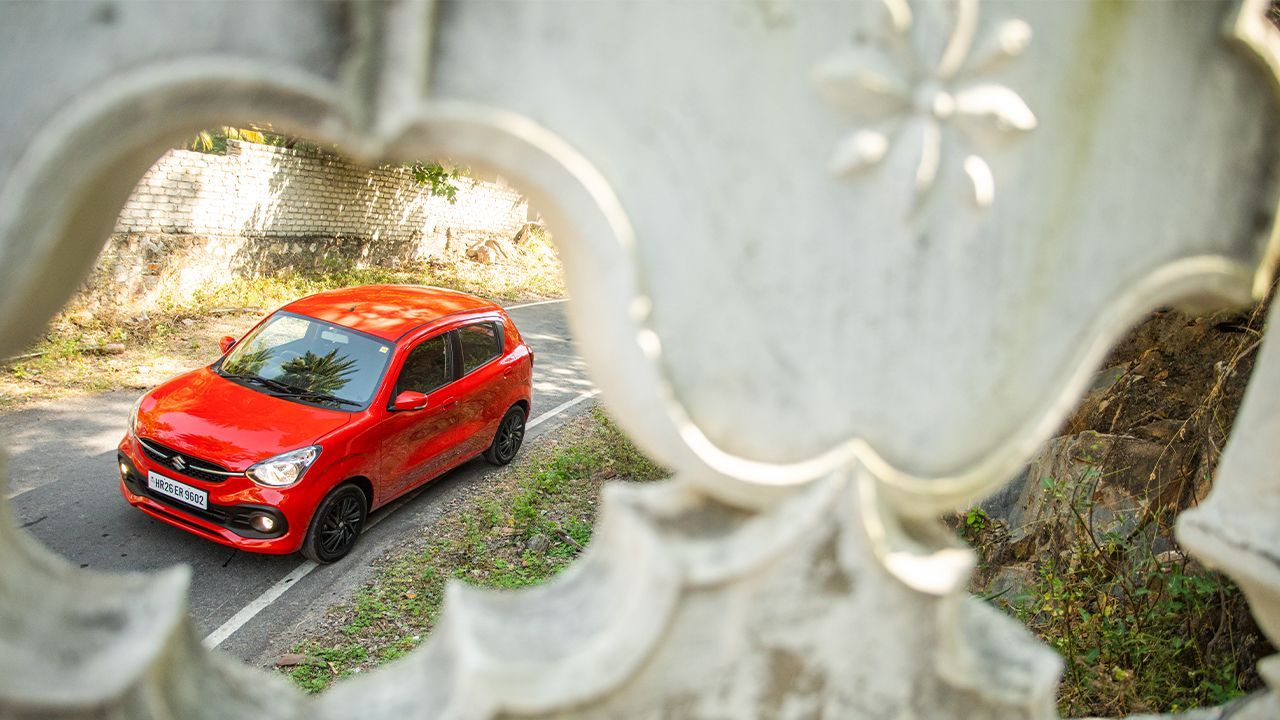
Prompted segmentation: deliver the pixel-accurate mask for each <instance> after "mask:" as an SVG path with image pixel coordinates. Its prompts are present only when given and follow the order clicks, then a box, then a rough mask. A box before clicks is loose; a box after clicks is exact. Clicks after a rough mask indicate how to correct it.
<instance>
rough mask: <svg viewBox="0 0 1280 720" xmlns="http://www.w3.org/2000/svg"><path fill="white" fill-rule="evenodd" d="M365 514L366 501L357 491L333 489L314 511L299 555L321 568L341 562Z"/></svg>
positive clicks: (360, 526) (348, 550)
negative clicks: (324, 565)
mask: <svg viewBox="0 0 1280 720" xmlns="http://www.w3.org/2000/svg"><path fill="white" fill-rule="evenodd" d="M368 513H369V501H368V499H366V498H365V496H364V493H363V492H361V490H360V488H358V487H356V486H355V485H343V486H341V487H339V488H337V489H336V490H334V491H333V492H331V493H329V494H328V495H326V496H325V498H324V500H322V501H321V502H320V506H319V507H317V508H316V514H315V515H314V516H312V518H311V527H310V528H308V529H307V539H306V540H304V541H303V543H302V554H303V555H304V556H305V557H306V558H307V559H308V560H312V561H314V562H317V563H320V564H321V565H323V564H325V563H331V562H334V561H336V560H341V559H342V558H343V557H345V556H346V554H347V553H349V552H351V548H353V547H355V544H356V540H357V539H359V537H360V531H361V530H363V529H364V520H365V517H366V516H367V515H368Z"/></svg>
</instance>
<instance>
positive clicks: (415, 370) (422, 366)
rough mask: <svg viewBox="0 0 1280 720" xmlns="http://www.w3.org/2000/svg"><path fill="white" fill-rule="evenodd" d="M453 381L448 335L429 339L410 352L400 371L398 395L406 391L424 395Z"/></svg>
mask: <svg viewBox="0 0 1280 720" xmlns="http://www.w3.org/2000/svg"><path fill="white" fill-rule="evenodd" d="M451 380H453V369H452V368H451V367H450V365H449V335H448V333H445V334H442V335H437V336H435V337H433V338H427V339H426V340H423V341H422V342H421V343H419V344H418V346H417V347H415V348H414V349H412V350H410V351H409V357H407V358H405V360H404V367H403V368H401V369H400V378H399V379H398V380H397V381H396V394H397V395H399V394H400V393H402V392H404V391H406V390H413V391H415V392H420V393H423V394H424V395H425V394H427V393H429V392H431V391H433V390H438V389H439V388H441V387H444V386H445V385H447V384H449V382H450V381H451Z"/></svg>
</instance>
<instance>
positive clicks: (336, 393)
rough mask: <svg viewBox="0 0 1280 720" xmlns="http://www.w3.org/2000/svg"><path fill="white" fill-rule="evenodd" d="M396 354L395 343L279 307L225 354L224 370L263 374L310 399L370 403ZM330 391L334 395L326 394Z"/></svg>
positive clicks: (282, 390)
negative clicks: (393, 353) (281, 309)
mask: <svg viewBox="0 0 1280 720" xmlns="http://www.w3.org/2000/svg"><path fill="white" fill-rule="evenodd" d="M390 358H391V344H390V343H387V342H385V341H382V340H378V339H376V338H373V337H372V336H369V335H366V334H364V333H361V332H358V331H355V330H352V329H350V328H344V327H341V326H339V325H333V324H331V323H326V322H322V321H319V320H315V319H313V318H307V317H303V316H300V315H293V314H291V313H283V312H281V313H276V314H275V315H273V316H272V317H271V318H270V319H268V320H267V321H266V322H265V323H263V324H262V325H261V326H259V327H258V329H256V330H255V331H254V332H253V333H252V334H250V336H249V337H247V338H245V339H244V340H243V341H241V342H240V343H239V344H237V345H236V347H235V348H233V349H232V350H231V353H230V354H229V355H227V357H226V359H225V360H223V362H222V365H221V367H220V368H219V371H220V372H221V373H222V375H224V376H241V379H259V380H262V381H263V383H262V387H261V388H255V389H263V390H265V391H266V392H271V393H273V394H280V395H288V394H290V393H295V394H304V395H305V397H302V398H301V399H303V400H306V401H310V402H321V403H322V404H323V403H326V402H329V403H332V404H337V405H340V406H343V407H347V406H355V405H359V406H364V405H367V404H368V402H369V400H370V399H371V398H372V397H373V393H374V391H375V390H376V389H377V385H378V380H379V379H380V378H381V377H382V373H383V370H384V369H385V368H386V366H387V362H388V361H389V360H390ZM326 396H327V397H328V398H330V399H326Z"/></svg>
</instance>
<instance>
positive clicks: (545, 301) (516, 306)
mask: <svg viewBox="0 0 1280 720" xmlns="http://www.w3.org/2000/svg"><path fill="white" fill-rule="evenodd" d="M568 301H569V298H558V299H556V300H539V301H538V302H531V303H521V304H520V305H510V306H507V307H505V308H503V310H519V309H520V308H527V307H534V306H536V305H550V304H551V303H562V302H568Z"/></svg>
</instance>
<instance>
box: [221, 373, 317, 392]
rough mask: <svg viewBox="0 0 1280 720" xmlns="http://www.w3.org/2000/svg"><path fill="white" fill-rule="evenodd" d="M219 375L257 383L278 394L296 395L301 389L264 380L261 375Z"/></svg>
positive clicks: (229, 378)
mask: <svg viewBox="0 0 1280 720" xmlns="http://www.w3.org/2000/svg"><path fill="white" fill-rule="evenodd" d="M218 374H219V375H221V376H222V377H224V378H227V379H228V380H240V381H243V382H251V383H257V384H259V385H262V386H263V387H268V388H271V389H272V390H275V391H276V392H281V393H296V392H298V391H299V388H296V387H294V386H292V385H286V384H284V383H282V382H280V381H279V380H272V379H271V378H264V377H262V376H261V375H245V374H243V373H218Z"/></svg>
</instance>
